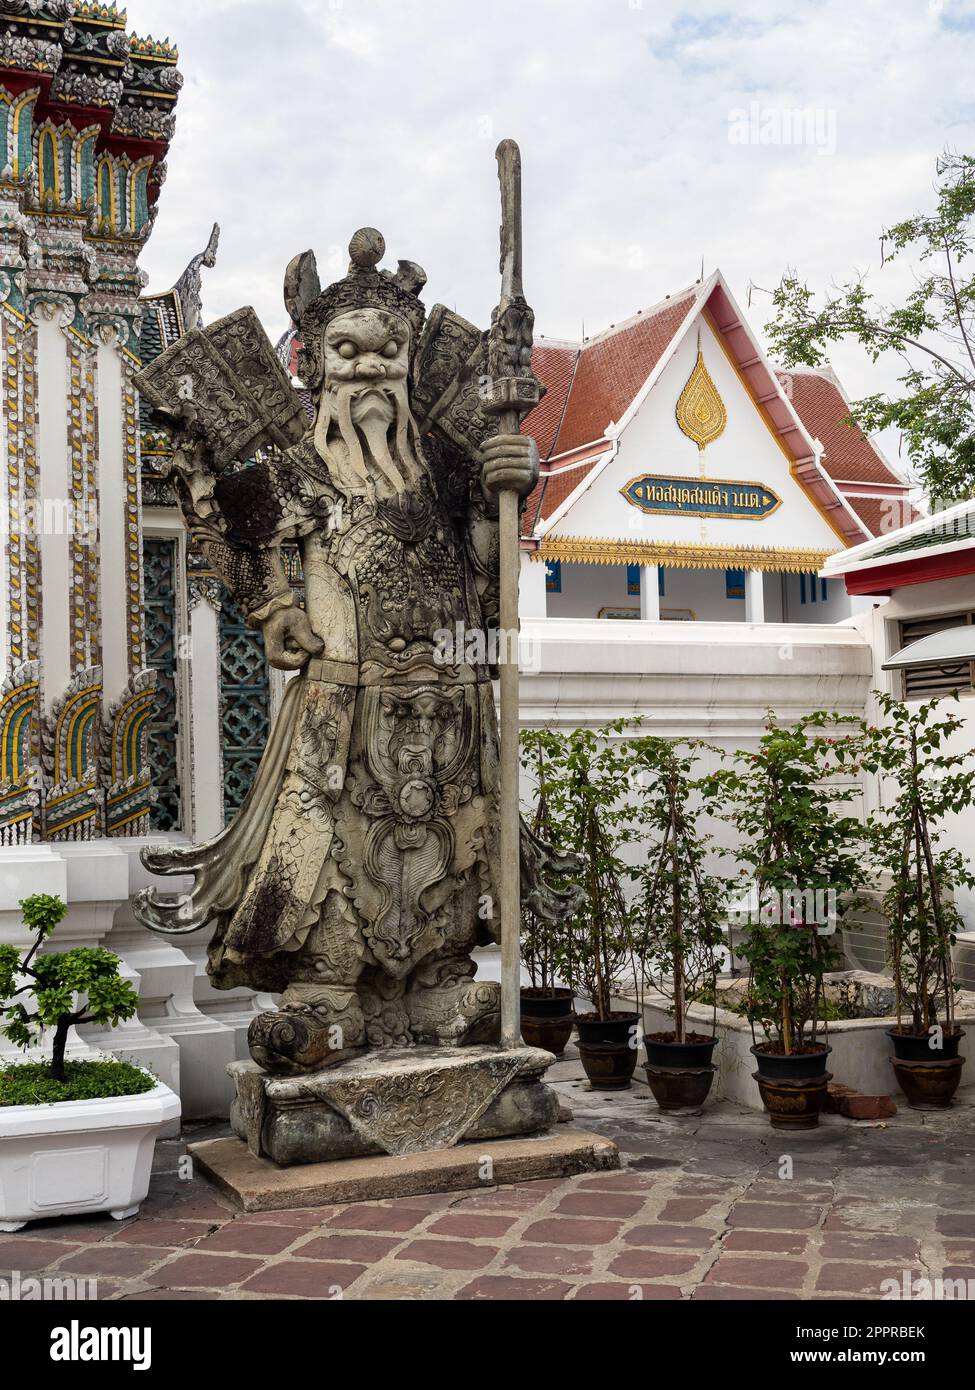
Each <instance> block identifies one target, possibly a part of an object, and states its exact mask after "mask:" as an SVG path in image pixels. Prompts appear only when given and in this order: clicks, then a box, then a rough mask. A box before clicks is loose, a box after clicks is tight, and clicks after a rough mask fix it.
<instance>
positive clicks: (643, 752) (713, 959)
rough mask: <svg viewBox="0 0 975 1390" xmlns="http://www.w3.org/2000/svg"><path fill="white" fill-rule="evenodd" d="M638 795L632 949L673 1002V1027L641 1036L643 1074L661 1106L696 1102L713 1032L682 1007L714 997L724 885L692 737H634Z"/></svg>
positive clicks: (710, 1073) (703, 1086)
mask: <svg viewBox="0 0 975 1390" xmlns="http://www.w3.org/2000/svg"><path fill="white" fill-rule="evenodd" d="M630 751H631V754H632V757H633V778H632V780H633V784H634V787H635V789H636V790H637V793H638V797H639V801H638V809H637V821H638V825H639V828H640V832H641V837H642V843H641V862H640V863H639V864H638V865H636V866H635V867H634V868H633V869H632V870H631V877H632V878H633V879H634V881H635V882H636V883H637V885H638V896H637V900H636V904H635V909H636V919H637V922H638V923H639V925H638V927H637V928H636V929H635V942H636V949H637V954H638V955H639V957H640V960H641V962H642V970H643V974H644V979H645V980H646V981H647V982H648V983H650V984H651V985H652V986H653V987H654V988H655V989H656V991H657V993H658V994H660V995H662V996H663V997H664V998H665V999H668V1000H669V1001H670V1012H671V1015H672V1018H673V1023H674V1026H673V1028H672V1029H669V1030H665V1031H661V1032H656V1033H651V1034H648V1035H647V1036H645V1037H644V1040H643V1041H644V1045H645V1046H646V1049H647V1080H648V1081H649V1083H650V1089H651V1091H652V1092H653V1096H654V1099H655V1100H656V1102H657V1104H658V1105H659V1106H660V1108H661V1110H681V1109H685V1108H692V1109H697V1108H699V1107H700V1106H701V1105H703V1104H704V1102H705V1100H706V1099H707V1097H708V1094H709V1092H710V1090H711V1085H712V1082H713V1080H714V1072H715V1066H714V1062H713V1056H714V1049H715V1046H716V1045H717V1041H718V1040H717V1037H716V1036H715V1034H714V1026H713V1024H712V1029H711V1033H710V1034H704V1033H696V1032H694V1031H692V1030H691V1029H690V1027H689V1025H688V1009H689V1008H690V1006H691V1004H692V1003H693V1002H694V1000H695V999H696V998H698V997H700V996H701V995H702V994H703V995H707V996H709V997H710V998H711V999H712V1000H715V996H716V990H717V978H718V970H719V966H720V951H721V947H722V945H723V943H724V934H723V932H722V909H723V905H724V899H725V895H726V886H725V884H723V883H722V881H721V880H720V879H718V878H716V877H714V876H713V875H712V874H709V873H708V872H707V870H706V858H707V854H708V852H709V848H710V836H707V835H704V834H702V833H701V831H700V830H699V828H698V825H697V816H696V814H695V812H694V811H692V810H691V803H692V800H693V798H694V797H695V795H696V793H697V783H696V781H695V779H694V775H693V774H694V768H695V764H696V761H697V751H696V746H695V745H693V744H681V743H680V742H679V741H677V740H672V739H664V738H656V737H653V736H650V735H645V736H641V737H639V738H635V739H633V740H632V742H631V744H630Z"/></svg>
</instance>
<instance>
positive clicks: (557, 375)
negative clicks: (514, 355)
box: [522, 342, 579, 459]
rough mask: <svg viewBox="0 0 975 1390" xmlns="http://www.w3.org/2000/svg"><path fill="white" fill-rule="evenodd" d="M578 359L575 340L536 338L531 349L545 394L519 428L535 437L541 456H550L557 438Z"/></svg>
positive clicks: (535, 368)
mask: <svg viewBox="0 0 975 1390" xmlns="http://www.w3.org/2000/svg"><path fill="white" fill-rule="evenodd" d="M578 360H579V349H578V347H576V346H575V345H574V344H568V343H567V344H564V345H562V344H560V345H558V346H556V345H554V344H549V343H545V342H537V343H536V344H535V346H534V348H533V350H532V367H533V368H534V370H535V375H536V376H537V377H538V379H539V381H540V382H541V383H542V385H543V386H544V387H546V394H545V395H544V396H543V397H542V400H541V402H540V404H539V405H537V406H536V407H535V409H534V410H533V411H532V413H531V414H530V415H528V416H526V417H525V422H524V425H523V426H522V428H523V430H524V431H525V433H526V434H530V435H531V436H532V437H533V438H534V440H535V442H536V443H537V444H538V452H539V453H540V454H541V456H542V458H543V459H547V458H549V457H550V455H551V454H552V451H553V449H554V447H555V442H556V440H557V439H558V436H559V427H560V426H561V424H562V415H563V413H564V411H565V403H566V401H567V400H568V397H569V390H570V388H571V386H572V378H573V376H574V375H575V369H576V363H577V362H578Z"/></svg>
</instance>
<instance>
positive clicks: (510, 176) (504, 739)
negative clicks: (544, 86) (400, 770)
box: [486, 140, 540, 1048]
mask: <svg viewBox="0 0 975 1390" xmlns="http://www.w3.org/2000/svg"><path fill="white" fill-rule="evenodd" d="M497 160H498V177H499V179H500V183H501V214H502V215H501V302H500V304H499V305H498V308H497V311H496V313H495V316H494V322H493V324H492V328H491V331H490V333H489V335H488V356H489V362H490V365H491V377H490V382H489V386H488V391H487V395H488V400H487V403H486V408H487V409H488V410H489V411H490V412H491V413H493V414H495V415H497V416H498V426H499V430H500V431H501V432H502V433H504V434H517V433H518V432H519V431H520V428H521V419H522V416H523V415H526V414H527V413H528V412H529V411H530V410H532V409H533V408H534V407H535V406H536V405H537V404H538V401H539V398H540V391H539V386H538V382H537V381H536V380H535V377H534V375H533V373H532V369H531V347H532V329H533V324H534V317H533V315H532V311H531V309H530V308H529V306H528V304H527V303H526V302H525V297H524V292H523V288H522V267H521V261H522V239H521V154H520V151H519V149H518V146H517V145H516V144H515V142H514V141H513V140H502V142H501V144H500V145H499V146H498V150H497ZM498 531H499V552H500V553H499V567H500V626H501V638H502V640H501V654H500V662H499V664H500V679H501V806H500V811H501V863H500V865H499V866H498V875H497V884H498V894H499V903H498V907H499V910H500V915H501V1042H502V1046H504V1047H508V1048H511V1047H518V1046H519V1045H520V1043H521V943H520V935H521V812H520V807H519V796H518V783H519V768H520V761H519V735H520V719H519V702H518V675H519V669H518V661H519V653H518V634H519V631H520V622H519V616H518V578H519V571H520V567H521V552H520V546H519V497H518V494H517V493H516V492H514V491H511V490H505V491H502V492H499V494H498Z"/></svg>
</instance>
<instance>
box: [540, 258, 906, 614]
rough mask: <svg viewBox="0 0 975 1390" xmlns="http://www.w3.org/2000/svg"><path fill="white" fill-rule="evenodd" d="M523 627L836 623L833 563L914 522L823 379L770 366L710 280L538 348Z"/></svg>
mask: <svg viewBox="0 0 975 1390" xmlns="http://www.w3.org/2000/svg"><path fill="white" fill-rule="evenodd" d="M535 366H536V372H537V374H538V376H539V377H540V378H541V380H542V381H543V382H544V384H545V385H546V387H547V388H548V391H547V395H546V396H545V398H544V399H543V401H542V403H541V404H540V406H539V407H538V408H537V409H536V410H535V412H534V413H533V414H532V415H531V416H530V417H529V419H528V420H527V422H526V425H525V429H526V430H528V431H530V432H531V433H533V434H534V435H535V437H536V439H537V440H538V445H539V450H540V452H541V456H542V460H543V468H542V477H541V480H540V482H539V485H538V488H537V489H536V491H535V493H534V494H533V496H532V497H531V498H530V499H529V502H528V507H527V509H526V512H525V516H524V521H523V542H522V546H523V552H524V563H523V567H522V593H523V599H522V604H523V612H524V613H525V615H526V616H531V617H543V616H547V617H550V618H577V619H578V618H635V619H640V618H642V619H644V620H657V619H661V620H674V621H693V620H697V621H707V622H790V623H804V622H816V623H822V622H836V621H838V620H840V619H842V618H845V617H848V616H849V615H850V613H851V611H852V609H851V604H850V602H849V599H848V596H847V594H846V592H845V590H844V588H843V586H842V585H838V584H836V583H835V582H833V583H831V582H830V581H829V580H826V579H823V578H821V577H820V576H819V571H820V569H821V568H822V566H823V564H824V563H825V562H826V560H827V559H828V558H829V557H830V556H831V555H834V554H836V553H837V552H840V551H842V550H844V549H846V548H847V547H849V546H852V545H859V544H861V543H862V542H864V541H867V540H869V539H871V538H872V537H873V536H876V535H879V534H881V533H882V532H883V531H884V530H891V529H893V528H894V527H896V526H899V525H901V524H902V523H903V522H904V521H905V520H908V519H909V518H910V517H911V516H912V515H913V513H912V512H911V511H910V506H909V502H908V500H907V499H908V488H907V486H906V484H905V482H904V480H903V479H902V478H901V477H900V476H899V475H898V474H897V473H896V472H895V471H894V469H893V468H892V467H891V466H890V464H889V463H888V462H887V461H886V460H885V459H884V457H883V455H882V454H881V453H880V452H879V450H878V449H877V448H876V447H875V445H874V444H873V443H872V442H871V441H870V440H869V439H867V438H866V437H865V436H864V435H863V434H862V433H861V431H860V430H859V429H856V428H854V427H852V426H850V425H849V424H848V423H847V419H848V416H849V402H848V401H847V399H846V397H845V395H844V394H843V391H842V388H841V387H840V385H839V383H838V381H837V380H836V378H835V376H834V375H833V373H832V372H831V371H830V370H828V369H826V370H818V371H811V370H803V371H791V372H785V371H779V370H776V369H775V368H774V367H773V366H772V364H771V363H769V361H768V360H767V358H766V357H765V355H764V353H763V351H762V348H761V346H760V344H759V342H758V340H757V338H756V336H755V334H754V331H753V330H752V328H751V327H750V325H749V324H748V322H747V321H746V319H745V316H744V314H743V313H742V312H741V309H740V308H739V306H738V305H737V304H736V302H735V300H734V297H733V296H732V294H731V291H730V289H729V288H728V285H727V284H726V282H725V280H724V277H723V276H722V274H721V272H720V271H715V272H714V273H713V274H712V275H711V276H710V277H709V278H707V279H706V280H702V281H700V282H699V283H698V284H696V285H694V286H693V287H692V288H691V289H689V290H685V291H682V292H681V293H679V294H675V295H671V296H668V298H667V299H666V300H664V301H663V303H661V304H658V305H656V306H655V307H654V308H652V309H648V310H646V311H645V312H641V313H639V314H637V315H636V316H635V317H633V318H631V319H628V320H627V321H626V322H625V323H622V324H618V325H614V326H613V327H611V328H609V329H608V330H607V331H606V332H604V333H600V334H599V335H597V336H595V337H592V338H587V339H585V341H584V342H582V343H566V342H558V341H551V340H547V339H545V338H541V339H539V340H538V344H537V347H536V351H535Z"/></svg>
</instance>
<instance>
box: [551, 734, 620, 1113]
mask: <svg viewBox="0 0 975 1390" xmlns="http://www.w3.org/2000/svg"><path fill="white" fill-rule="evenodd" d="M541 732H542V742H543V747H544V754H545V768H544V775H543V778H542V782H541V784H540V788H539V790H540V792H541V794H542V795H543V796H544V797H545V798H546V801H547V804H548V811H549V814H550V815H551V817H552V820H553V822H554V823H555V824H556V825H557V826H558V828H559V843H560V848H561V849H562V850H564V851H565V852H566V854H567V856H569V855H574V856H576V858H577V860H578V863H579V867H578V869H576V871H575V876H574V880H573V881H574V884H575V886H576V887H577V888H578V891H579V901H580V906H579V908H578V910H577V911H576V913H575V914H574V916H573V917H572V919H571V920H570V921H569V922H568V923H567V925H566V944H565V950H564V956H563V962H562V964H563V969H564V971H565V978H566V980H567V983H568V985H569V988H570V989H571V991H572V994H573V997H576V996H580V997H581V998H583V999H588V1000H589V1002H590V1003H591V1005H592V1009H591V1010H590V1011H588V1012H586V1013H582V1014H578V1015H577V1016H576V1028H577V1030H578V1035H579V1055H580V1057H581V1059H582V1065H583V1067H584V1068H585V1071H586V1075H587V1076H588V1078H589V1082H590V1085H591V1086H592V1087H593V1089H595V1090H623V1089H625V1088H626V1087H628V1086H629V1085H630V1082H631V1080H632V1078H633V1072H634V1071H635V1069H636V1047H637V1031H638V1024H639V1014H638V1013H637V1012H636V1011H635V1010H630V1009H624V1010H616V1009H614V1008H613V995H614V992H615V991H616V989H617V988H618V987H619V986H620V983H621V981H622V978H623V976H624V974H627V973H631V974H632V978H633V982H634V987H635V989H636V990H637V991H638V990H639V981H638V979H637V976H636V970H635V957H634V953H633V944H632V937H631V911H630V907H629V905H628V903H627V901H626V895H625V892H624V888H623V884H624V881H625V879H626V877H627V867H626V864H625V863H624V861H623V859H622V858H621V857H620V855H619V850H620V848H621V847H622V845H624V844H625V843H626V842H627V841H628V840H630V839H632V835H633V828H632V823H631V808H630V807H629V805H628V803H627V801H626V797H625V792H626V788H627V785H628V783H627V775H628V772H629V762H628V759H627V757H626V756H625V752H624V750H623V749H622V747H621V746H620V737H621V734H622V732H623V723H622V721H617V722H615V723H613V724H610V725H608V726H607V727H606V728H605V729H601V730H599V731H598V732H597V731H595V730H592V729H574V730H572V731H571V732H569V733H560V732H554V731H552V730H544V731H541Z"/></svg>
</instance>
